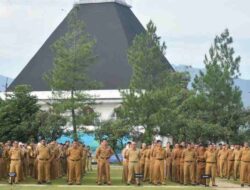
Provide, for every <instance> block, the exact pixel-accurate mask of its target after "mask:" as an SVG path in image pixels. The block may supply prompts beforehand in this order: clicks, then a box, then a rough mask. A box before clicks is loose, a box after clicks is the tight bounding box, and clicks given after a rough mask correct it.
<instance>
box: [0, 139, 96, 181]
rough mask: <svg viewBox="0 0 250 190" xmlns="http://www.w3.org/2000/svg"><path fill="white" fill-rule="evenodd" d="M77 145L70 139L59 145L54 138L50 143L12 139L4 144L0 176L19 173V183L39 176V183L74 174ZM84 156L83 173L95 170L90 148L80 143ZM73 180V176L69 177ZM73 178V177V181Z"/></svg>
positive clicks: (81, 168)
mask: <svg viewBox="0 0 250 190" xmlns="http://www.w3.org/2000/svg"><path fill="white" fill-rule="evenodd" d="M73 146H74V144H72V145H70V143H69V142H66V143H65V144H58V143H57V142H55V141H53V142H51V143H49V144H46V142H45V140H42V141H41V142H39V143H38V144H34V143H30V144H22V143H18V142H17V141H14V142H13V143H12V144H11V142H10V141H8V142H7V143H5V144H2V143H0V179H1V178H7V177H8V174H9V172H15V173H16V177H15V183H18V182H20V181H22V180H25V179H26V177H27V176H31V177H33V178H35V179H37V181H38V184H42V183H48V184H49V183H51V180H53V179H57V178H59V177H62V176H64V175H67V176H70V171H71V170H70V167H69V166H70V165H69V164H70V163H71V162H70V161H69V159H70V158H71V157H73V156H74V155H71V154H72V153H71V152H70V151H71V149H72V147H73ZM77 147H79V149H80V152H81V154H80V156H79V158H77V159H80V160H79V163H80V171H81V173H80V175H81V176H83V175H84V174H85V173H86V171H90V170H92V165H91V162H92V155H91V151H90V147H85V145H83V144H79V143H77ZM68 180H69V179H68ZM69 181H70V180H69Z"/></svg>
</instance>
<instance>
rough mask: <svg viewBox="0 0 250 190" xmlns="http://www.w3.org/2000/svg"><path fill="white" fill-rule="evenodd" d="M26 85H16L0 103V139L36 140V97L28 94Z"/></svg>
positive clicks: (28, 90)
mask: <svg viewBox="0 0 250 190" xmlns="http://www.w3.org/2000/svg"><path fill="white" fill-rule="evenodd" d="M30 92H31V88H30V87H29V86H26V85H20V86H16V88H15V89H14V91H13V93H9V94H8V95H7V99H6V100H5V101H1V103H0V104H1V105H0V140H1V141H7V140H18V141H23V142H27V141H29V140H30V139H35V140H37V134H38V128H37V127H36V123H35V117H36V113H37V112H38V110H39V106H38V104H37V98H36V97H35V96H32V95H31V94H30Z"/></svg>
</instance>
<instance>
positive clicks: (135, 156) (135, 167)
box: [125, 142, 140, 185]
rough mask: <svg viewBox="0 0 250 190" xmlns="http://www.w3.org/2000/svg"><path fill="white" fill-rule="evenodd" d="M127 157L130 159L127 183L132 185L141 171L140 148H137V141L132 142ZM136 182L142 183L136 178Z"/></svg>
mask: <svg viewBox="0 0 250 190" xmlns="http://www.w3.org/2000/svg"><path fill="white" fill-rule="evenodd" d="M125 157H126V159H128V162H129V164H128V181H127V185H130V184H131V182H132V179H133V176H134V175H135V174H139V173H140V163H139V161H140V150H137V149H136V143H135V142H132V143H131V148H130V149H129V150H128V151H127V152H126V155H125ZM136 184H137V185H140V181H139V179H138V178H136Z"/></svg>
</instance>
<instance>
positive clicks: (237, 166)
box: [233, 145, 241, 181]
mask: <svg viewBox="0 0 250 190" xmlns="http://www.w3.org/2000/svg"><path fill="white" fill-rule="evenodd" d="M240 153H241V151H240V146H239V145H235V146H234V151H233V158H234V169H233V170H234V180H235V181H236V180H237V179H238V178H239V176H240Z"/></svg>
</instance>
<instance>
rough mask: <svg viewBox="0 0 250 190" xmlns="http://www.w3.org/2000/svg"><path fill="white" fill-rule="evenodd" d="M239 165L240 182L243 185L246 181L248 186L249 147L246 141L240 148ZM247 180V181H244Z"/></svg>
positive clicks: (249, 173) (249, 168) (249, 170)
mask: <svg viewBox="0 0 250 190" xmlns="http://www.w3.org/2000/svg"><path fill="white" fill-rule="evenodd" d="M240 158H241V166H240V183H241V186H242V187H244V184H245V183H247V184H248V186H249V187H250V148H249V146H248V143H244V148H242V150H241V154H240ZM245 180H247V181H245Z"/></svg>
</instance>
